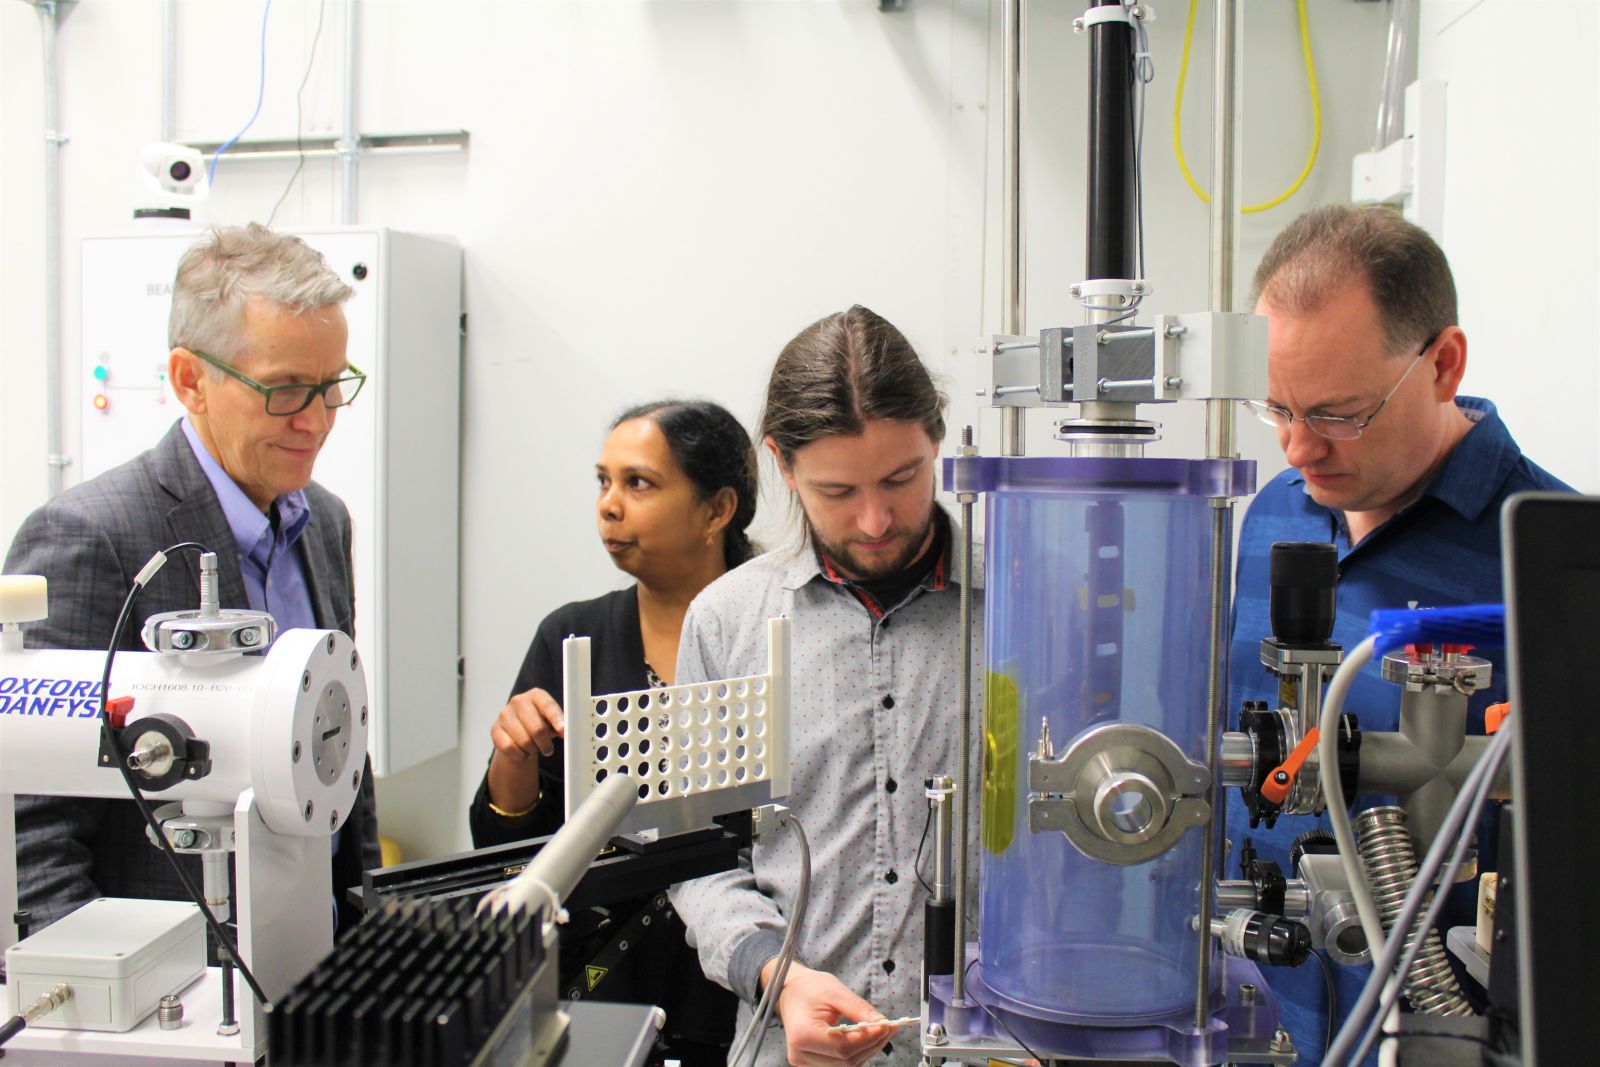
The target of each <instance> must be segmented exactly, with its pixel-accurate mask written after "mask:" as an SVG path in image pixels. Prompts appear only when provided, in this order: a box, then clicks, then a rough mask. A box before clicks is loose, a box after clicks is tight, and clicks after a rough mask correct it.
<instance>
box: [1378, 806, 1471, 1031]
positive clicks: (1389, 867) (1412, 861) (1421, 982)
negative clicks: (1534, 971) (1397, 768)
mask: <svg viewBox="0 0 1600 1067" xmlns="http://www.w3.org/2000/svg"><path fill="white" fill-rule="evenodd" d="M1405 821H1406V813H1405V811H1404V810H1403V809H1401V808H1397V807H1393V806H1389V807H1380V808H1368V809H1367V810H1366V811H1363V812H1362V813H1361V814H1360V815H1358V816H1357V817H1356V820H1355V829H1356V835H1357V842H1356V847H1357V848H1358V849H1359V850H1360V852H1361V862H1362V863H1363V864H1365V866H1366V868H1367V881H1368V883H1369V884H1370V885H1371V886H1372V897H1373V903H1374V904H1376V905H1377V908H1378V917H1379V918H1380V919H1381V920H1382V921H1383V930H1384V933H1385V934H1388V933H1389V932H1390V931H1391V930H1393V928H1394V923H1395V919H1396V918H1397V917H1398V916H1399V914H1400V910H1401V908H1402V907H1404V905H1405V899H1406V891H1407V890H1408V889H1410V888H1411V883H1412V882H1413V881H1414V880H1415V879H1416V876H1417V852H1416V848H1415V846H1414V845H1413V844H1412V841H1411V832H1410V831H1409V830H1407V829H1406V826H1405ZM1419 936H1420V937H1422V938H1423V943H1422V949H1421V951H1419V952H1418V954H1417V960H1416V963H1415V964H1413V965H1412V967H1411V970H1410V971H1409V972H1408V973H1407V974H1406V975H1405V976H1404V979H1403V980H1404V984H1405V991H1406V998H1407V999H1408V1000H1410V1001H1411V1007H1412V1009H1413V1010H1415V1011H1417V1012H1419V1013H1421V1014H1423V1015H1471V1014H1472V1007H1471V1006H1470V1005H1469V1004H1468V1003H1467V1001H1466V998H1465V997H1463V996H1462V995H1461V986H1460V984H1459V983H1458V982H1457V981H1456V976H1455V974H1454V972H1452V971H1451V970H1450V962H1449V960H1448V959H1447V958H1446V957H1445V953H1444V945H1443V944H1442V943H1441V942H1440V940H1439V932H1438V931H1437V930H1434V929H1432V928H1431V927H1430V928H1429V929H1427V930H1415V929H1413V930H1412V931H1411V933H1410V936H1409V937H1408V938H1407V939H1406V945H1407V947H1409V946H1410V945H1411V942H1412V941H1413V940H1414V939H1415V938H1417V937H1419Z"/></svg>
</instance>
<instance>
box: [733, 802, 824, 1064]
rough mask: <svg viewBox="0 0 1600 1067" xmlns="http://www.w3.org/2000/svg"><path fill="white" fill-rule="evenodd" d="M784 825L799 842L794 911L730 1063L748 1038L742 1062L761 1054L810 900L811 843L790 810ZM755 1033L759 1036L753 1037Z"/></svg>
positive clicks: (752, 1060) (750, 1061)
mask: <svg viewBox="0 0 1600 1067" xmlns="http://www.w3.org/2000/svg"><path fill="white" fill-rule="evenodd" d="M782 818H783V822H784V825H786V826H788V827H789V828H790V829H792V830H793V831H794V834H795V838H796V839H797V840H798V841H799V843H800V887H799V889H798V890H797V891H796V893H795V906H794V914H793V915H792V916H791V917H790V920H789V929H788V930H787V931H786V932H785V933H784V935H783V947H782V948H781V949H779V951H778V956H777V959H778V965H777V966H776V967H774V968H773V970H772V980H771V981H769V982H768V983H767V988H766V991H765V992H764V993H762V994H761V999H760V1000H759V1001H758V1002H757V1003H756V1006H755V1009H754V1011H753V1012H752V1014H751V1016H750V1022H749V1025H747V1026H746V1027H745V1030H744V1033H743V1034H741V1035H740V1036H739V1041H738V1043H737V1044H736V1045H734V1047H733V1051H732V1052H731V1053H729V1055H728V1062H729V1063H730V1064H738V1063H740V1062H741V1060H740V1057H741V1056H743V1055H744V1050H745V1047H746V1046H748V1045H749V1044H750V1039H751V1038H752V1037H755V1038H756V1043H755V1048H753V1049H751V1051H750V1058H749V1059H748V1060H745V1061H742V1062H745V1063H748V1064H751V1065H753V1064H754V1063H755V1062H756V1059H757V1058H758V1057H759V1056H760V1055H761V1046H762V1045H764V1044H765V1043H766V1040H767V1026H768V1024H769V1023H770V1022H771V1020H772V1013H773V1011H774V1010H775V1009H776V1007H777V1004H778V997H779V996H781V995H782V992H783V980H784V978H786V977H787V976H788V973H789V964H791V963H793V962H794V958H795V956H796V954H797V953H798V951H799V947H800V927H801V926H802V924H804V923H805V918H806V908H807V907H808V906H809V905H810V903H811V845H810V842H808V841H807V840H806V832H805V828H804V827H802V826H801V825H800V820H799V819H797V818H795V816H794V813H793V812H784V813H783V816H782ZM757 1035H759V1036H757Z"/></svg>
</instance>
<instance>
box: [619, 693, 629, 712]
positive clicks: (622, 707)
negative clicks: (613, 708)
mask: <svg viewBox="0 0 1600 1067" xmlns="http://www.w3.org/2000/svg"><path fill="white" fill-rule="evenodd" d="M627 710H628V698H627V697H618V698H617V711H618V712H624V711H627Z"/></svg>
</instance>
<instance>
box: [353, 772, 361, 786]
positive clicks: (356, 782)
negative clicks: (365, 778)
mask: <svg viewBox="0 0 1600 1067" xmlns="http://www.w3.org/2000/svg"><path fill="white" fill-rule="evenodd" d="M350 788H351V789H360V788H361V772H360V771H351V772H350Z"/></svg>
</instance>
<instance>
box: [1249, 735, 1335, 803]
mask: <svg viewBox="0 0 1600 1067" xmlns="http://www.w3.org/2000/svg"><path fill="white" fill-rule="evenodd" d="M1321 737H1322V731H1321V730H1318V729H1317V728H1316V727H1315V726H1313V727H1312V728H1311V729H1310V730H1309V731H1307V732H1306V736H1305V737H1304V738H1302V739H1301V741H1300V743H1299V744H1298V745H1296V746H1294V751H1293V752H1291V753H1289V758H1288V759H1286V760H1284V761H1283V762H1282V763H1280V764H1278V766H1277V767H1275V768H1273V770H1272V773H1271V774H1269V775H1267V778H1266V781H1264V782H1262V783H1261V795H1262V796H1264V797H1266V798H1267V799H1268V800H1270V801H1272V802H1273V803H1274V804H1282V803H1283V800H1284V798H1285V797H1287V796H1288V795H1289V790H1290V788H1291V787H1293V785H1294V779H1295V776H1296V775H1298V774H1299V773H1300V765H1301V764H1303V763H1305V761H1306V757H1307V756H1309V755H1311V750H1312V749H1314V748H1316V747H1317V741H1318V740H1320V739H1321Z"/></svg>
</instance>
